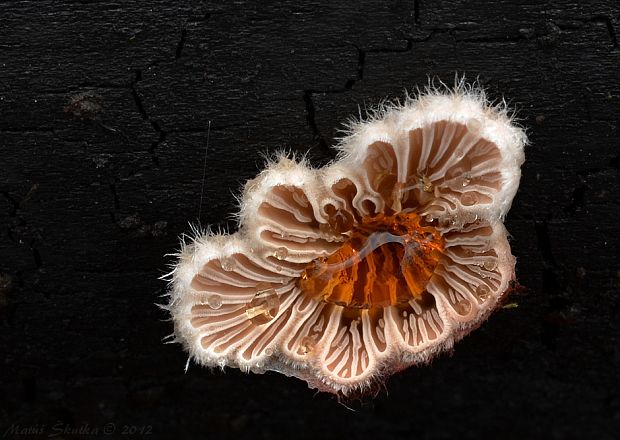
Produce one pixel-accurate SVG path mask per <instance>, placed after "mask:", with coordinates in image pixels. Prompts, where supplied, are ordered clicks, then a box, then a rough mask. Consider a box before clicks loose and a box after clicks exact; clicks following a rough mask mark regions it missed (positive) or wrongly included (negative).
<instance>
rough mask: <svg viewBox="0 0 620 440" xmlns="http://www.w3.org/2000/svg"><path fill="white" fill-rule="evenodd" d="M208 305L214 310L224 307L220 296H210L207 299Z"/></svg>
mask: <svg viewBox="0 0 620 440" xmlns="http://www.w3.org/2000/svg"><path fill="white" fill-rule="evenodd" d="M207 304H208V306H209V307H211V308H212V309H214V310H217V309H219V308H220V307H222V297H221V296H219V295H210V296H209V297H208V298H207Z"/></svg>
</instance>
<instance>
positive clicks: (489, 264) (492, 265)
mask: <svg viewBox="0 0 620 440" xmlns="http://www.w3.org/2000/svg"><path fill="white" fill-rule="evenodd" d="M484 268H485V269H486V270H495V269H497V260H496V259H495V258H493V259H492V260H486V261H485V262H484Z"/></svg>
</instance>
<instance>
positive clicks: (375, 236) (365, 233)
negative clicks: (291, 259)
mask: <svg viewBox="0 0 620 440" xmlns="http://www.w3.org/2000/svg"><path fill="white" fill-rule="evenodd" d="M442 250H443V241H442V238H441V236H440V235H439V233H438V232H437V231H436V230H435V229H434V228H432V227H428V226H422V225H421V224H420V217H418V215H417V214H414V213H400V214H395V215H392V216H385V215H384V214H379V215H378V216H376V217H372V218H364V219H363V220H362V222H361V224H360V225H359V226H358V227H357V228H355V229H354V230H353V231H352V233H351V235H350V238H349V240H348V241H347V242H345V243H344V244H343V245H342V246H341V247H340V248H339V249H338V250H337V251H336V252H334V253H333V254H331V255H330V256H329V257H326V258H319V259H317V260H314V261H313V262H311V263H310V264H309V265H308V266H307V267H306V269H305V270H304V271H303V273H302V275H301V277H300V278H299V281H298V285H299V288H300V289H301V291H302V292H303V293H304V294H305V295H308V296H310V297H314V298H317V299H320V300H322V301H325V302H327V303H331V304H336V305H339V306H344V307H348V308H354V309H369V308H372V307H387V306H393V305H397V304H403V303H407V302H408V301H410V300H412V299H415V298H418V297H420V295H421V294H422V292H423V291H424V289H425V287H426V284H427V283H428V281H429V280H430V278H431V276H432V275H433V271H434V270H435V267H436V266H437V263H438V261H439V258H440V256H441V251H442Z"/></svg>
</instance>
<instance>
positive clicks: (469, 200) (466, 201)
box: [461, 192, 478, 206]
mask: <svg viewBox="0 0 620 440" xmlns="http://www.w3.org/2000/svg"><path fill="white" fill-rule="evenodd" d="M477 201H478V197H476V195H475V194H473V193H471V192H466V193H463V194H461V203H462V204H463V205H464V206H472V205H475V204H476V202H477Z"/></svg>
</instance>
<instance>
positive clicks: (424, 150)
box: [168, 83, 527, 395]
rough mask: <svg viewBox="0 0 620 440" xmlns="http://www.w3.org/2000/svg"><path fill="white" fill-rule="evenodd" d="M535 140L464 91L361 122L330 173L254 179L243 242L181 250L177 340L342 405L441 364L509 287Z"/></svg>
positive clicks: (242, 218) (219, 239)
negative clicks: (515, 206) (515, 225)
mask: <svg viewBox="0 0 620 440" xmlns="http://www.w3.org/2000/svg"><path fill="white" fill-rule="evenodd" d="M526 142H527V139H526V136H525V132H524V131H523V130H522V129H521V128H519V127H518V126H516V125H515V124H514V122H513V120H512V118H511V116H510V115H509V114H508V112H507V110H506V108H505V105H492V104H490V103H489V102H488V101H487V99H486V97H485V94H484V92H483V91H482V90H479V89H478V88H476V87H468V86H465V85H463V84H462V83H461V84H459V85H457V87H456V88H455V89H454V90H435V89H429V90H427V91H426V92H424V93H422V94H420V95H419V96H416V97H415V98H411V97H407V99H406V100H405V102H404V103H402V104H390V105H384V106H382V108H381V109H380V110H377V111H376V112H375V113H373V114H372V115H371V116H370V117H369V118H368V120H366V121H357V122H353V123H351V125H350V131H349V133H348V134H347V136H346V137H344V138H343V139H342V140H341V142H340V143H339V145H338V149H339V156H338V158H337V160H335V161H333V162H332V163H330V164H329V165H327V166H325V167H323V168H316V169H313V168H310V167H309V166H308V164H307V163H306V162H305V161H303V160H302V161H295V160H294V159H290V158H287V157H285V156H282V157H280V158H279V159H278V160H275V161H273V162H271V163H270V164H269V165H268V167H267V169H265V170H264V171H262V172H261V173H260V174H259V175H258V176H257V177H256V178H255V179H253V180H250V181H248V182H247V183H246V184H245V187H244V190H243V194H242V196H241V197H240V213H239V229H238V231H237V232H235V233H234V234H229V235H227V234H214V233H206V234H198V236H197V237H195V238H194V239H193V240H192V241H191V243H184V244H182V249H181V251H180V253H179V258H178V261H177V262H176V265H175V266H174V270H173V271H172V272H171V274H170V278H171V289H170V292H169V294H170V303H169V305H168V308H169V310H170V312H171V314H172V318H173V321H174V326H175V337H176V338H175V340H177V341H180V342H182V343H183V345H184V346H185V348H186V349H187V350H188V351H189V353H190V358H193V359H194V360H196V361H197V362H198V363H200V364H204V365H206V366H212V367H215V366H219V367H222V368H223V367H224V366H231V367H237V368H240V369H242V370H244V371H253V372H257V373H262V372H265V371H266V370H273V371H278V372H281V373H283V374H286V375H289V376H294V377H297V378H300V379H303V380H305V381H306V382H307V383H308V384H309V386H311V387H313V388H317V389H320V390H322V391H328V392H333V393H341V394H345V395H346V394H350V393H352V392H357V391H360V392H363V391H364V390H367V389H369V387H371V386H372V385H373V384H377V383H379V382H380V381H381V380H382V379H384V378H386V377H388V376H389V375H390V374H391V373H393V372H395V371H399V370H402V369H404V368H406V367H408V366H410V365H415V364H420V363H425V362H428V361H430V360H431V359H432V358H433V357H435V356H436V355H437V354H438V353H440V352H442V351H445V350H447V349H450V348H451V347H452V346H453V344H454V342H455V341H458V340H459V339H461V338H462V337H463V336H464V335H466V334H467V333H469V332H470V331H471V330H473V329H475V328H476V327H478V326H479V325H480V324H481V322H482V321H483V320H484V319H486V318H487V317H488V315H489V314H490V313H491V312H492V311H493V310H494V309H495V308H497V306H498V304H499V303H500V302H501V301H502V300H503V299H504V297H505V296H506V295H507V293H508V291H509V285H510V283H511V281H513V279H514V276H515V258H514V257H513V256H512V254H511V252H510V246H509V244H508V239H507V231H506V229H505V228H504V225H503V223H502V220H503V219H504V217H505V215H506V213H507V212H508V210H509V209H510V205H511V203H512V199H513V197H514V195H515V193H516V191H517V187H518V185H519V179H520V174H521V171H520V166H521V164H522V163H523V161H524V152H523V149H524V146H525V144H526Z"/></svg>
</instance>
